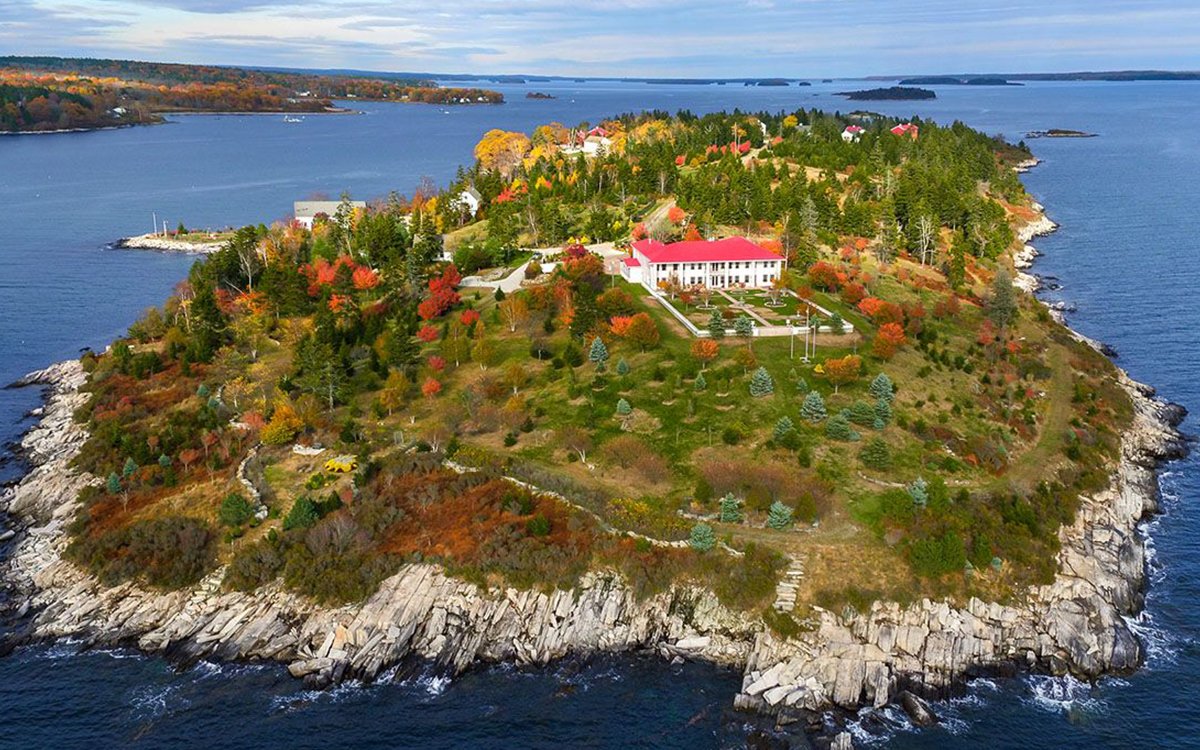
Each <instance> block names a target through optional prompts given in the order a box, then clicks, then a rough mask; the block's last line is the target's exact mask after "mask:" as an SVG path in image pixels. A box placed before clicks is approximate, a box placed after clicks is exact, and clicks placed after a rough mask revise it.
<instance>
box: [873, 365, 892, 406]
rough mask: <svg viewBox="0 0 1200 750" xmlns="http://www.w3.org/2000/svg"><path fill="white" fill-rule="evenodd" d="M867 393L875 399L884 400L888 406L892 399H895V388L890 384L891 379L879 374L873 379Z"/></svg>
mask: <svg viewBox="0 0 1200 750" xmlns="http://www.w3.org/2000/svg"><path fill="white" fill-rule="evenodd" d="M867 391H868V392H869V393H870V394H871V395H872V396H874V397H875V398H876V399H886V400H887V402H888V403H889V404H890V403H891V402H892V399H894V398H895V397H896V386H895V384H894V383H892V379H891V378H889V377H888V376H887V375H886V374H884V373H882V372H881V373H879V374H878V375H876V376H875V379H874V380H872V381H871V385H870V386H869V387H868V388H867Z"/></svg>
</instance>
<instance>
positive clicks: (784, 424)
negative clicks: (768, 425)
mask: <svg viewBox="0 0 1200 750" xmlns="http://www.w3.org/2000/svg"><path fill="white" fill-rule="evenodd" d="M795 431H796V425H795V424H793V423H792V418H791V417H789V416H787V415H784V416H782V417H780V418H779V420H778V421H776V422H775V430H774V431H773V432H772V433H771V436H772V437H773V438H774V439H775V442H777V443H778V442H783V440H784V439H785V438H787V436H788V435H791V434H792V433H793V432H795Z"/></svg>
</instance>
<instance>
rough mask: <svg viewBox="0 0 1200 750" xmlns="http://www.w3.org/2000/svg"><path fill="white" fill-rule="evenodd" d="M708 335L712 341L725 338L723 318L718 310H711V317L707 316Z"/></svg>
mask: <svg viewBox="0 0 1200 750" xmlns="http://www.w3.org/2000/svg"><path fill="white" fill-rule="evenodd" d="M708 335H709V336H711V337H712V338H713V339H723V338H725V318H723V317H722V316H721V311H720V310H713V311H712V315H710V316H708Z"/></svg>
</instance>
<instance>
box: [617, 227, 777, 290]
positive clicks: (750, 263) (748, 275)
mask: <svg viewBox="0 0 1200 750" xmlns="http://www.w3.org/2000/svg"><path fill="white" fill-rule="evenodd" d="M782 273H783V258H782V257H781V256H779V255H776V254H775V253H773V252H771V251H770V250H766V249H764V248H762V247H759V246H758V245H756V244H755V243H753V242H751V241H750V240H748V239H746V238H745V237H726V238H725V239H723V240H708V241H706V240H695V241H687V242H674V243H672V244H670V245H665V244H663V243H661V242H658V241H657V240H650V239H646V240H638V241H637V242H634V243H633V245H632V246H631V248H630V255H629V256H628V257H626V258H622V259H621V277H622V278H624V279H625V280H627V281H631V282H633V283H637V284H641V285H642V286H644V287H646V288H647V289H650V290H655V289H658V285H659V284H660V283H663V282H666V283H676V284H679V285H681V286H685V287H686V286H706V287H709V288H711V289H727V288H730V287H733V286H741V285H744V286H747V287H767V286H770V285H771V284H772V283H773V282H774V281H775V280H776V279H778V278H779V276H780V274H782Z"/></svg>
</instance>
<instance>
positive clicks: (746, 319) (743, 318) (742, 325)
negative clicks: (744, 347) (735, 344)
mask: <svg viewBox="0 0 1200 750" xmlns="http://www.w3.org/2000/svg"><path fill="white" fill-rule="evenodd" d="M733 332H734V334H735V335H737V337H738V338H743V339H746V341H747V342H749V341H750V337H751V336H753V335H754V321H753V320H751V319H750V316H749V315H744V314H743V315H739V316H737V319H735V320H734V321H733Z"/></svg>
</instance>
